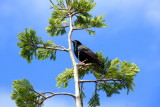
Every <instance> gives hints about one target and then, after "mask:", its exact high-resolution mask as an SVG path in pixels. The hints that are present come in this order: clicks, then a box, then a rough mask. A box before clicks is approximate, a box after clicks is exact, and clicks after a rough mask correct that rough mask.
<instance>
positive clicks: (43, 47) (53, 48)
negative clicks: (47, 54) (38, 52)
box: [29, 42, 68, 52]
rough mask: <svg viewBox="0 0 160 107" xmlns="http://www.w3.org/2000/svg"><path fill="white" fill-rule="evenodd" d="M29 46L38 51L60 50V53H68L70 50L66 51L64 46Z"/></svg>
mask: <svg viewBox="0 0 160 107" xmlns="http://www.w3.org/2000/svg"><path fill="white" fill-rule="evenodd" d="M29 44H30V45H31V46H33V47H35V48H37V49H38V48H42V49H51V50H58V51H66V52H68V49H66V48H65V47H64V46H54V47H45V46H37V45H35V44H33V43H30V42H29ZM59 47H60V48H62V49H60V48H59Z"/></svg>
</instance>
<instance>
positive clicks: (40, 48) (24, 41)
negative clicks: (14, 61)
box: [17, 29, 56, 63]
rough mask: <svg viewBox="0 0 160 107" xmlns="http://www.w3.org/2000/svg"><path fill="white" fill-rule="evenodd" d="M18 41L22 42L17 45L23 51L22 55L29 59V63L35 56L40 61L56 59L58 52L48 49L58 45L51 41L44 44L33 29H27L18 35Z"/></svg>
mask: <svg viewBox="0 0 160 107" xmlns="http://www.w3.org/2000/svg"><path fill="white" fill-rule="evenodd" d="M18 39H19V40H20V42H18V43H17V45H18V46H19V47H20V49H21V52H20V55H21V56H22V57H23V58H25V59H27V61H28V62H29V63H30V62H31V61H32V59H33V58H34V56H35V58H38V59H39V60H44V59H46V58H48V57H50V59H51V60H55V59H56V50H53V49H48V48H47V47H54V46H56V45H55V44H54V43H53V42H52V41H50V40H49V41H47V42H46V43H44V42H43V41H42V39H41V38H40V37H38V36H37V35H36V32H35V31H34V30H33V29H30V30H27V29H25V31H24V32H22V33H19V34H18Z"/></svg>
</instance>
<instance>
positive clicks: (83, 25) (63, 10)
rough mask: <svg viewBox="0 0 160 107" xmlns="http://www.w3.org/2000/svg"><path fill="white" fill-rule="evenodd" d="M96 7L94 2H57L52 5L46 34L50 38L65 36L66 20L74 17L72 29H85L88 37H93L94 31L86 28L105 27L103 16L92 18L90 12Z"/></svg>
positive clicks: (85, 0)
mask: <svg viewBox="0 0 160 107" xmlns="http://www.w3.org/2000/svg"><path fill="white" fill-rule="evenodd" d="M95 5H96V3H95V2H94V0H57V5H53V8H54V11H53V13H52V16H51V19H49V26H48V27H47V29H46V30H47V32H48V33H49V34H50V36H58V35H64V34H66V27H69V24H68V23H69V20H68V18H69V17H70V16H71V17H73V16H76V18H74V19H75V21H74V22H73V25H72V26H73V28H74V29H86V31H87V32H88V33H89V34H90V35H95V31H93V30H89V29H88V28H92V27H96V28H102V27H106V26H107V25H106V24H105V23H104V21H105V20H104V19H103V18H104V16H103V15H101V16H99V17H98V16H95V17H93V16H92V15H90V14H89V13H88V12H90V11H91V10H92V9H93V7H94V6H95Z"/></svg>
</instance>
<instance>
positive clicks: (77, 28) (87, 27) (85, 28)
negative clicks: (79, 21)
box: [73, 26, 91, 30]
mask: <svg viewBox="0 0 160 107" xmlns="http://www.w3.org/2000/svg"><path fill="white" fill-rule="evenodd" d="M88 28H91V26H88V27H82V28H73V30H83V29H88Z"/></svg>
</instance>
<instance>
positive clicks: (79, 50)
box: [71, 40, 104, 68]
mask: <svg viewBox="0 0 160 107" xmlns="http://www.w3.org/2000/svg"><path fill="white" fill-rule="evenodd" d="M71 41H72V43H73V47H74V49H73V50H74V54H75V56H76V57H77V59H78V60H79V61H81V62H82V63H85V64H87V63H92V64H95V65H97V66H99V67H101V68H104V63H102V62H101V61H100V60H99V59H98V56H97V55H96V54H95V53H94V52H93V51H92V50H90V49H89V48H87V47H86V46H84V45H83V44H82V43H81V42H79V41H78V40H71Z"/></svg>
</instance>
